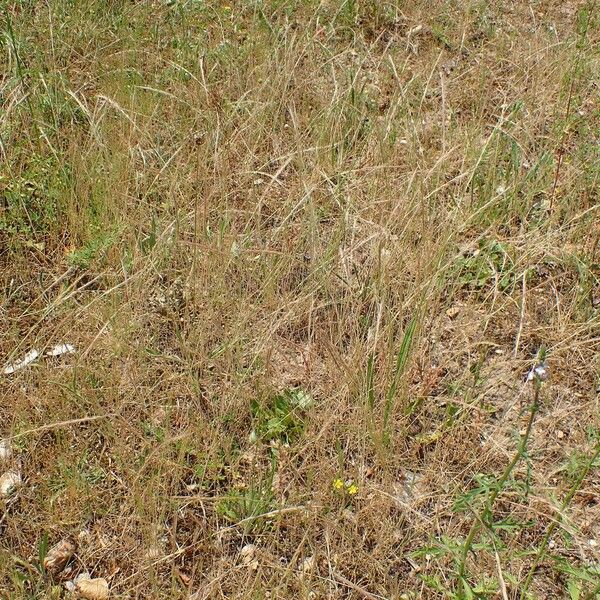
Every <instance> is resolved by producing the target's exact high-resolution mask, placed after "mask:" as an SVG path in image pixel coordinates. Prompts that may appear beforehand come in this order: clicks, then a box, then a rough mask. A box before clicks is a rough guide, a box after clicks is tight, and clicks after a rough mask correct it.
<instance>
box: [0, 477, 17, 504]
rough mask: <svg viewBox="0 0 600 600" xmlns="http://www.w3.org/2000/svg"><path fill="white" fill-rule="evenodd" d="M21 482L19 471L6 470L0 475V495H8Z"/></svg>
mask: <svg viewBox="0 0 600 600" xmlns="http://www.w3.org/2000/svg"><path fill="white" fill-rule="evenodd" d="M21 483H22V479H21V473H19V472H18V471H7V472H6V473H4V475H2V477H0V496H4V497H5V498H6V497H7V496H10V495H11V494H12V493H13V492H14V491H15V490H16V489H17V488H18V487H19V486H20V485H21Z"/></svg>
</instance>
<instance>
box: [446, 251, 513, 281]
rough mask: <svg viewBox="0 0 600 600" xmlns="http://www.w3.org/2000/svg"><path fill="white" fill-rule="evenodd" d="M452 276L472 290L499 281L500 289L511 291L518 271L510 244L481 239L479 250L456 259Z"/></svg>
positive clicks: (451, 271)
mask: <svg viewBox="0 0 600 600" xmlns="http://www.w3.org/2000/svg"><path fill="white" fill-rule="evenodd" d="M450 277H451V278H452V279H453V280H456V281H457V282H458V283H459V285H461V286H462V287H465V288H468V289H471V290H481V289H483V288H485V287H488V286H489V285H492V284H495V282H497V285H498V288H499V289H500V291H502V292H508V291H510V290H511V289H512V288H513V287H514V285H515V281H516V273H515V268H514V262H513V259H512V258H511V255H510V248H509V246H508V244H506V243H504V242H500V241H498V240H488V239H483V240H480V241H479V245H478V248H477V250H475V251H474V252H472V253H471V254H468V255H465V256H462V257H460V258H459V259H458V260H457V261H456V263H455V265H454V267H453V268H452V269H450Z"/></svg>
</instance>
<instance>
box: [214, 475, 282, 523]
mask: <svg viewBox="0 0 600 600" xmlns="http://www.w3.org/2000/svg"><path fill="white" fill-rule="evenodd" d="M274 507H275V502H274V498H273V492H272V490H271V478H267V480H265V481H262V482H261V483H260V484H258V485H251V486H249V487H247V488H245V489H243V490H234V491H232V492H231V493H230V494H229V495H228V496H227V497H226V498H224V499H223V500H221V501H220V502H219V503H218V504H217V507H216V508H217V513H218V514H219V515H221V516H222V517H223V518H225V519H227V520H228V521H231V522H232V523H240V522H244V529H245V531H246V533H249V532H251V531H253V530H256V529H257V528H260V527H261V526H263V525H264V523H265V518H264V517H263V515H265V514H267V513H269V512H270V511H272V510H273V509H274Z"/></svg>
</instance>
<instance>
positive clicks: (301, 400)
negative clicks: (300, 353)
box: [250, 388, 313, 444]
mask: <svg viewBox="0 0 600 600" xmlns="http://www.w3.org/2000/svg"><path fill="white" fill-rule="evenodd" d="M312 404H313V399H312V397H311V396H310V395H309V394H307V393H306V392H305V391H304V390H302V389H300V388H295V389H291V390H286V391H284V392H282V393H281V394H277V395H276V396H273V397H272V398H270V399H269V401H268V402H267V403H265V404H262V403H260V402H259V401H258V400H253V401H252V404H251V407H250V408H251V412H252V417H253V419H254V422H255V426H254V431H253V432H252V437H253V438H254V439H257V440H262V441H263V442H270V441H271V440H279V441H280V442H282V443H284V444H291V443H292V442H294V441H295V440H297V439H298V438H299V437H300V436H301V435H302V432H303V431H304V425H305V415H306V411H307V410H308V408H310V406H312Z"/></svg>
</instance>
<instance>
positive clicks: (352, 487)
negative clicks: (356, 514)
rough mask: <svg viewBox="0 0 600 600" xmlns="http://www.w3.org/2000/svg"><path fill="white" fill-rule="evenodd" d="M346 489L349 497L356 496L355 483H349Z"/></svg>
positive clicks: (356, 488) (356, 487)
mask: <svg viewBox="0 0 600 600" xmlns="http://www.w3.org/2000/svg"><path fill="white" fill-rule="evenodd" d="M347 489H348V493H349V494H350V495H351V496H354V495H355V494H358V486H357V485H356V484H355V483H351V484H350V485H349V486H348V488H347Z"/></svg>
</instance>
